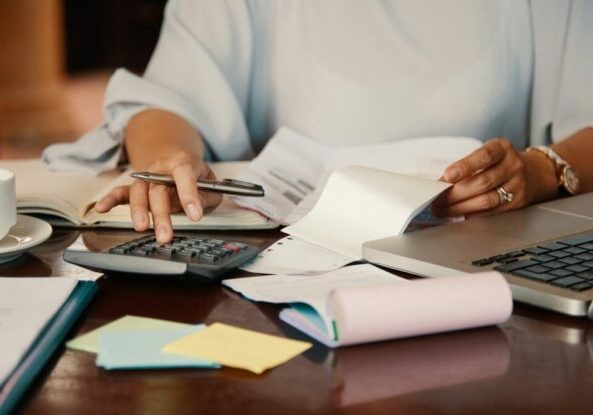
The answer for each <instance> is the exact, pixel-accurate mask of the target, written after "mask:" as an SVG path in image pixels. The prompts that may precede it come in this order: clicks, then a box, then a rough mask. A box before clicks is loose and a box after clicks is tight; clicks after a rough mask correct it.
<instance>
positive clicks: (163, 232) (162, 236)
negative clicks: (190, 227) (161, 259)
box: [156, 225, 168, 243]
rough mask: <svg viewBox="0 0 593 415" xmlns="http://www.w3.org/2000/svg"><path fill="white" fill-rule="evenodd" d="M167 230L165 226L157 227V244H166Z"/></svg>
mask: <svg viewBox="0 0 593 415" xmlns="http://www.w3.org/2000/svg"><path fill="white" fill-rule="evenodd" d="M167 233H168V231H167V228H166V227H165V225H159V226H157V228H156V237H157V239H158V240H159V242H161V243H164V242H167V241H166V239H167Z"/></svg>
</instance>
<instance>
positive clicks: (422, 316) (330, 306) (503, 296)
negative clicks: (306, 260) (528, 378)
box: [223, 264, 513, 347]
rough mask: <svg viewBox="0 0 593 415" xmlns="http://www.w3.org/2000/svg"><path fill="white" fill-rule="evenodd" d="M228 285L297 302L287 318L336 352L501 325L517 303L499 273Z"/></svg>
mask: <svg viewBox="0 0 593 415" xmlns="http://www.w3.org/2000/svg"><path fill="white" fill-rule="evenodd" d="M223 284H224V285H226V286H227V287H229V288H232V289H234V290H236V291H238V292H240V293H241V294H243V295H244V296H245V297H247V298H249V299H252V300H255V301H265V302H270V303H291V307H290V308H287V309H284V310H282V311H281V312H280V319H281V320H284V321H285V322H287V323H289V324H291V325H293V326H295V327H296V328H297V329H299V330H301V331H303V332H305V333H306V334H308V335H309V336H311V337H313V338H315V339H316V340H318V341H320V342H321V343H323V344H325V345H327V346H329V347H338V346H345V345H350V344H359V343H366V342H373V341H379V340H387V339H395V338H402V337H408V336H418V335H424V334H430V333H438V332H444V331H451V330H460V329H466V328H472V327H480V326H488V325H492V324H498V323H501V322H503V321H505V320H507V319H508V317H509V316H510V314H511V311H512V304H513V303H512V296H511V292H510V289H509V287H508V284H507V283H506V281H505V279H504V278H503V277H502V275H500V274H499V273H497V272H486V273H482V274H468V275H462V276H457V277H450V278H438V279H430V280H416V281H412V282H406V280H403V279H402V278H399V277H395V276H393V275H391V274H389V273H387V272H386V271H383V270H381V269H379V268H377V267H374V266H372V265H369V264H363V265H352V266H349V267H346V268H342V269H339V270H336V271H332V272H328V273H325V274H318V275H312V276H289V275H269V276H261V277H252V278H238V279H233V280H225V281H224V283H223Z"/></svg>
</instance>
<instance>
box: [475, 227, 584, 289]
mask: <svg viewBox="0 0 593 415" xmlns="http://www.w3.org/2000/svg"><path fill="white" fill-rule="evenodd" d="M492 264H496V266H495V267H494V269H495V270H497V271H501V272H506V273H508V274H513V275H516V276H519V277H523V278H528V279H531V280H535V281H539V282H542V283H546V284H551V285H554V286H557V287H561V288H567V289H570V290H573V291H585V290H589V289H591V288H593V232H591V233H587V234H581V235H578V236H574V237H570V238H565V239H561V240H558V241H556V242H553V243H549V244H545V245H540V246H536V247H532V248H526V249H522V250H520V251H513V252H508V253H506V254H501V255H495V256H491V257H488V258H482V259H478V260H475V261H473V262H472V265H474V266H476V267H484V266H487V265H492Z"/></svg>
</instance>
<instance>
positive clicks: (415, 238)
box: [363, 192, 593, 319]
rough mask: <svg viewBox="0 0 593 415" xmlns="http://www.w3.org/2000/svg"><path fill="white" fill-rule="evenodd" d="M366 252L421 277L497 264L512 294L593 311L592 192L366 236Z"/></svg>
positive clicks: (574, 311) (577, 312) (571, 311)
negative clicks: (399, 232)
mask: <svg viewBox="0 0 593 415" xmlns="http://www.w3.org/2000/svg"><path fill="white" fill-rule="evenodd" d="M363 256H364V258H365V259H366V260H367V261H369V262H372V263H375V264H379V265H383V266H386V267H388V268H393V269H396V270H400V271H405V272H408V273H412V274H416V275H420V276H424V277H447V276H454V275H459V274H460V273H474V272H481V271H488V270H497V271H500V272H501V273H502V274H503V275H504V276H505V278H506V279H507V281H508V283H509V285H510V287H511V290H512V292H513V298H514V299H515V300H517V301H520V302H523V303H527V304H531V305H534V306H538V307H542V308H546V309H549V310H554V311H557V312H560V313H563V314H567V315H570V316H587V317H589V318H591V319H593V305H592V302H593V192H592V193H585V194H582V195H579V196H573V197H568V198H564V199H558V200H554V201H551V202H546V203H541V204H538V205H533V206H530V207H527V208H524V209H520V210H515V211H511V212H507V213H504V214H499V215H494V216H489V217H483V218H473V219H468V220H466V221H463V222H458V223H452V224H448V225H444V226H438V227H433V228H428V229H423V230H420V231H416V232H411V233H406V234H403V235H398V236H393V237H389V238H383V239H378V240H374V241H369V242H366V243H365V244H364V245H363Z"/></svg>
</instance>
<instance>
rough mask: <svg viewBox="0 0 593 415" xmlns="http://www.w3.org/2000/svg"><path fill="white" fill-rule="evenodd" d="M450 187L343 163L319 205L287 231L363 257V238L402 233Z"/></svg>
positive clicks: (287, 228)
mask: <svg viewBox="0 0 593 415" xmlns="http://www.w3.org/2000/svg"><path fill="white" fill-rule="evenodd" d="M449 186H450V184H449V183H444V182H439V181H435V180H428V179H424V178H419V177H412V176H403V175H399V174H397V173H391V172H386V171H383V170H375V169H371V168H368V167H361V166H349V167H344V168H341V169H339V170H336V171H334V172H333V173H332V175H331V177H330V178H329V180H328V182H327V185H326V186H325V188H324V190H323V193H322V195H321V197H320V198H319V200H318V201H317V204H316V205H315V207H314V208H313V209H312V210H311V211H310V212H309V213H308V214H307V215H306V216H305V217H304V218H302V219H301V220H300V221H298V222H297V223H295V224H293V225H291V226H288V227H286V228H284V229H283V232H286V233H288V234H289V235H292V236H296V237H298V238H301V239H304V240H305V241H308V242H311V243H313V244H317V245H321V246H323V247H325V248H328V249H331V250H334V251H336V252H339V253H341V254H343V255H346V256H349V257H351V258H355V259H359V258H362V244H363V243H364V242H366V241H370V240H373V239H379V238H384V237H387V236H391V235H396V234H400V233H403V231H404V230H405V229H406V227H407V225H408V224H409V223H410V221H411V220H412V219H413V218H414V216H416V214H418V213H419V212H420V211H421V210H422V209H423V208H424V207H425V206H427V205H428V204H429V203H430V202H431V201H432V200H433V199H434V198H435V197H436V196H437V195H438V194H439V193H441V192H442V191H443V190H445V189H446V188H448V187H449Z"/></svg>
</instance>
